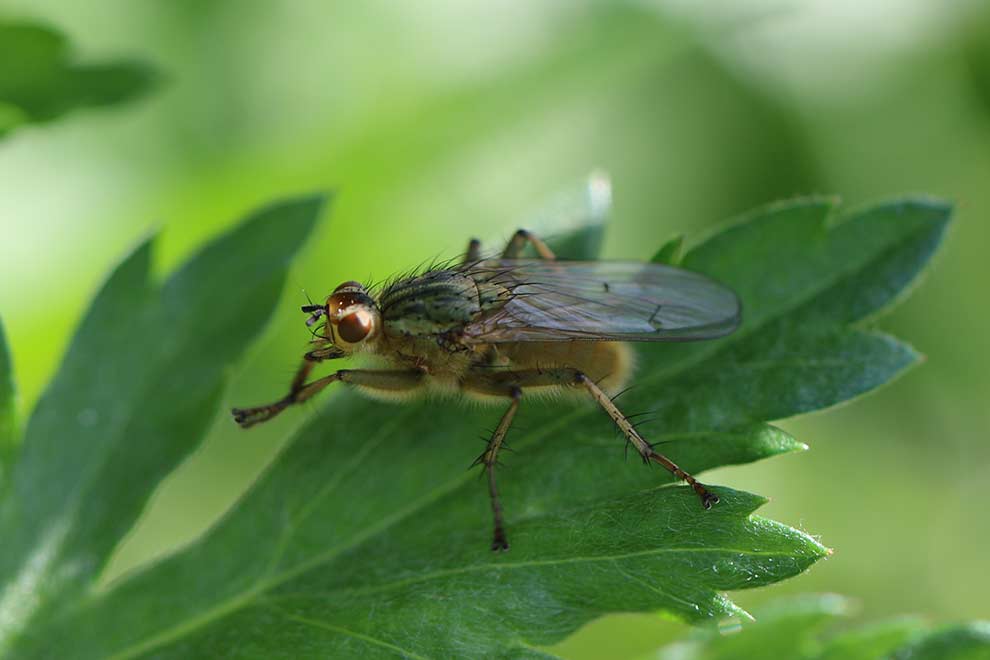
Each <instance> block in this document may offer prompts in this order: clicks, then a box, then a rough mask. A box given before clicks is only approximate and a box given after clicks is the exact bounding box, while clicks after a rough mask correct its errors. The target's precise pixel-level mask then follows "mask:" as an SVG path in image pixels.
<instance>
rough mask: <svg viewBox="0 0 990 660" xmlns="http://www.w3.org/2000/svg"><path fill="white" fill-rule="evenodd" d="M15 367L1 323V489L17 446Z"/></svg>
mask: <svg viewBox="0 0 990 660" xmlns="http://www.w3.org/2000/svg"><path fill="white" fill-rule="evenodd" d="M16 394H17V391H16V388H15V387H14V365H13V362H12V361H11V359H10V349H9V348H8V347H7V337H6V335H5V334H4V331H3V323H0V487H2V486H3V483H4V476H5V475H6V473H7V469H8V463H9V462H10V458H11V455H12V454H13V452H14V448H15V446H16V442H17V438H16V431H15V428H16V419H15V410H14V405H15V400H14V399H15V396H16Z"/></svg>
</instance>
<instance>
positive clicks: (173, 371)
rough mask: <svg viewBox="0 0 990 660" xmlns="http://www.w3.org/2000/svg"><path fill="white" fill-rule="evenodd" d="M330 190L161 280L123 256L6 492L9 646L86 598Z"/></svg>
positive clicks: (263, 317)
mask: <svg viewBox="0 0 990 660" xmlns="http://www.w3.org/2000/svg"><path fill="white" fill-rule="evenodd" d="M322 205H323V197H321V196H312V197H303V198H299V199H294V200H289V201H286V202H283V203H280V204H277V205H274V206H271V207H269V208H267V209H264V210H262V211H260V212H258V213H256V214H254V215H253V216H252V217H251V218H249V219H248V220H247V221H246V222H244V223H243V224H242V225H240V226H239V227H238V228H237V229H236V230H234V231H232V232H230V233H229V234H226V235H225V236H222V237H221V238H219V239H218V240H216V241H214V242H213V243H211V244H210V245H208V246H207V247H206V248H205V249H203V250H202V251H201V252H200V253H199V254H198V255H196V256H195V257H194V258H193V259H191V260H190V261H189V262H188V263H186V264H185V265H184V266H183V267H182V268H180V269H179V270H178V271H177V272H175V273H174V274H172V276H171V277H169V278H168V280H167V281H166V282H164V283H163V284H158V283H156V282H153V281H151V280H150V278H149V267H150V261H151V244H152V241H151V240H150V239H149V240H146V241H144V242H143V243H142V244H141V245H139V246H138V247H137V249H135V250H134V252H133V253H132V254H131V255H130V256H128V257H127V259H126V260H125V261H124V262H123V263H122V264H121V265H120V266H118V267H117V269H116V270H115V271H114V272H113V274H112V275H111V277H110V279H109V280H108V281H107V282H106V284H104V286H103V287H102V289H101V291H100V292H99V294H98V295H97V297H96V299H95V301H94V302H93V305H92V307H91V308H90V310H89V312H88V313H87V315H86V317H85V319H84V320H83V321H82V324H81V325H80V327H79V329H78V331H77V332H76V335H75V338H74V339H73V341H72V344H71V347H70V349H69V351H68V354H67V355H66V357H65V360H64V361H63V363H62V365H61V367H60V369H59V371H58V374H57V375H56V377H55V379H54V381H53V382H52V383H51V385H50V386H49V387H48V389H47V391H46V392H45V394H44V395H43V397H42V399H41V401H40V402H39V403H38V406H37V408H36V409H35V411H34V413H33V414H32V416H31V419H30V421H29V423H28V425H27V429H26V431H25V437H24V441H23V445H22V447H21V451H20V456H19V459H18V461H17V462H16V464H15V465H14V467H13V470H12V473H11V483H10V484H9V487H8V488H7V489H6V491H5V493H4V495H5V497H4V499H3V501H2V502H0V538H2V539H4V552H3V553H2V555H0V580H2V582H0V584H2V585H3V586H2V588H0V652H2V650H3V649H4V647H6V646H8V645H9V644H10V643H11V641H12V639H13V638H14V636H15V635H16V634H17V633H18V632H19V631H20V630H21V629H23V628H26V627H29V626H30V625H31V622H32V621H34V620H42V619H50V618H54V617H57V616H58V615H59V614H60V613H64V612H67V611H72V610H74V609H76V608H78V606H79V604H80V602H82V601H83V600H84V599H85V598H86V593H87V590H89V589H91V588H92V586H93V584H94V582H95V580H96V578H97V577H98V576H99V573H100V571H101V570H102V568H103V566H104V565H105V564H106V561H107V559H108V557H109V555H110V552H111V551H112V550H113V549H114V547H115V546H116V545H117V544H118V543H119V542H120V539H121V538H122V537H123V536H124V534H126V533H127V531H128V529H130V527H131V525H132V524H133V522H134V520H135V518H136V517H137V516H138V514H139V513H140V512H141V510H142V509H143V507H144V505H145V503H146V502H147V500H148V497H149V496H150V495H151V493H152V491H153V490H154V488H155V486H156V485H157V484H158V483H159V482H160V481H161V479H162V478H163V477H164V476H165V475H167V474H168V473H169V472H170V471H171V470H172V469H173V468H174V467H175V466H176V465H177V464H178V463H179V462H180V461H181V460H182V459H183V458H184V457H185V456H186V455H188V454H189V452H190V451H192V450H193V449H194V448H195V447H196V446H197V445H198V444H199V442H200V441H201V440H202V438H203V436H204V435H205V433H206V431H207V428H208V426H209V425H210V423H211V422H212V421H213V419H214V417H215V415H216V412H217V408H218V405H219V402H220V396H221V394H222V391H223V387H224V384H225V382H226V378H227V372H228V370H229V368H230V365H231V364H232V363H233V362H234V361H235V360H237V359H238V358H239V357H240V356H241V355H242V354H243V352H244V350H245V349H246V348H247V346H248V345H249V344H250V343H251V341H252V340H253V339H254V338H255V337H257V335H258V334H259V332H260V331H261V330H262V328H263V327H264V325H265V323H266V322H267V320H268V317H269V315H270V313H271V309H272V307H273V306H274V304H275V302H276V301H277V299H278V296H279V294H280V293H281V290H282V285H283V283H284V281H285V277H286V271H287V269H288V267H289V264H290V262H291V261H292V258H293V256H294V255H295V254H296V252H297V251H298V250H299V248H300V247H301V246H302V245H303V243H304V241H305V239H306V237H307V236H308V235H309V233H310V231H311V230H312V228H313V225H314V223H315V221H316V219H317V217H318V215H319V213H320V209H321V207H322Z"/></svg>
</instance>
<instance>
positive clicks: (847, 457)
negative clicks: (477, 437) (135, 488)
mask: <svg viewBox="0 0 990 660" xmlns="http://www.w3.org/2000/svg"><path fill="white" fill-rule="evenodd" d="M701 5H705V6H707V3H692V2H687V1H686V0H678V1H670V2H660V1H657V2H649V1H644V2H578V1H563V0H561V1H558V2H546V3H532V2H524V1H521V0H515V1H502V2H496V3H489V2H478V1H474V0H472V1H462V2H456V3H455V2H445V1H442V0H431V1H421V2H415V3H392V2H384V1H381V0H376V1H371V2H363V3H328V2H322V1H316V0H298V1H294V2H284V3H265V2H258V1H255V0H238V1H237V2H234V1H233V0H214V1H206V2H192V1H191V0H173V1H171V2H141V3H135V2H127V1H124V0H104V1H103V2H97V3H79V2H70V1H69V0H4V2H3V4H2V5H0V18H8V19H9V18H26V19H34V20H38V21H41V22H42V23H45V24H48V25H50V26H52V27H55V28H57V29H59V30H61V31H63V32H65V33H66V35H67V36H68V37H69V39H70V40H71V42H72V43H73V46H74V50H73V53H74V56H75V57H76V58H77V59H78V60H79V61H89V60H94V61H98V60H107V59H114V58H118V57H126V58H132V59H139V60H143V61H145V62H147V63H149V64H151V65H152V66H154V67H156V68H157V69H158V70H159V71H160V72H161V73H162V74H163V76H164V80H163V82H161V83H160V84H159V86H158V88H157V89H156V90H155V91H153V92H152V93H151V94H149V95H148V96H146V97H144V98H143V99H141V100H139V101H136V102H133V103H130V104H128V105H123V106H117V107H115V108H112V109H109V110H81V111H78V112H74V113H72V114H70V115H69V116H67V117H65V118H62V119H60V120H59V121H57V122H55V123H51V124H46V125H41V126H31V127H23V128H20V129H18V130H16V131H14V132H13V133H12V134H11V135H10V136H8V137H7V138H6V139H5V140H3V141H0V230H2V234H0V235H2V236H3V241H2V242H0V281H2V283H3V285H2V287H0V312H2V315H3V319H4V322H5V324H6V326H7V330H8V333H9V336H10V341H11V344H12V349H13V352H14V358H15V368H16V375H17V378H18V381H19V384H20V388H21V396H20V411H21V415H22V416H26V415H27V414H28V413H29V411H30V410H31V408H32V406H33V404H34V402H35V401H36V399H37V397H38V395H39V393H40V391H41V390H42V388H43V387H44V384H45V383H46V381H47V380H48V379H49V378H50V376H51V374H52V373H53V370H54V369H55V368H56V367H57V364H58V362H59V359H60V356H61V354H62V353H63V351H64V349H65V346H66V344H67V342H68V340H69V338H70V336H71V333H72V330H73V327H74V325H75V323H76V322H77V320H78V318H79V316H80V314H81V313H82V312H83V310H84V309H85V307H86V305H87V302H88V299H89V297H90V296H91V295H92V293H93V292H94V290H95V288H96V287H97V286H98V284H99V282H100V281H101V279H102V277H103V276H104V274H105V273H106V272H107V271H108V269H109V268H110V266H111V265H112V264H113V263H114V262H115V261H116V260H117V259H119V258H120V257H121V255H123V254H124V253H125V252H126V251H127V249H128V247H129V246H130V245H132V244H133V243H135V241H137V240H138V238H139V237H141V236H143V235H146V234H147V233H148V232H149V231H153V230H155V229H160V230H161V231H162V235H161V239H160V241H159V244H158V254H157V264H158V268H159V270H160V271H161V272H165V271H167V270H168V269H169V268H171V267H173V266H174V265H175V264H176V263H177V262H178V261H179V260H180V259H182V258H183V257H184V255H186V254H188V253H189V252H190V251H191V250H194V249H195V248H196V247H197V246H198V245H200V244H201V243H202V242H203V241H204V240H205V239H206V238H208V237H210V236H212V235H214V234H216V233H217V232H219V231H221V230H222V229H223V228H224V227H225V226H229V225H230V224H231V223H232V222H234V221H235V220H236V219H237V217H238V216H239V215H241V214H242V213H244V212H245V211H247V210H249V209H251V208H252V207H254V206H256V205H258V204H260V203H264V202H266V201H268V200H271V199H273V198H275V197H278V196H282V195H286V194H290V193H295V192H300V191H309V190H313V189H327V188H332V189H334V190H336V191H337V193H338V195H337V197H336V199H335V201H334V204H333V208H332V211H331V213H330V215H329V216H328V221H326V222H324V223H323V225H322V229H321V231H320V233H319V235H318V237H317V238H316V239H315V240H314V241H313V242H312V244H311V245H310V246H309V248H308V249H307V251H306V253H305V255H304V258H303V259H301V260H300V261H299V263H298V265H297V267H296V268H295V269H294V273H293V275H292V278H291V284H290V287H289V289H288V291H287V293H286V296H285V299H284V300H283V303H282V305H281V306H280V309H279V310H278V311H277V313H276V317H275V318H276V320H275V322H274V323H273V325H272V326H271V327H270V329H269V331H268V332H267V334H266V336H265V338H264V339H263V340H262V341H261V342H260V343H259V345H258V346H257V347H256V349H255V350H254V351H253V352H252V353H251V355H250V357H249V358H248V359H247V360H246V361H245V363H244V364H243V365H242V366H241V368H240V369H239V370H238V371H237V373H235V374H233V375H232V376H233V380H232V387H231V388H230V392H229V395H228V401H229V402H237V403H244V402H253V401H260V400H264V399H266V398H269V397H270V395H271V393H272V391H273V388H274V389H275V390H277V389H278V387H280V386H281V385H280V384H281V383H282V382H283V381H285V380H287V379H288V378H289V377H290V375H291V373H292V372H293V370H294V369H295V366H296V363H297V359H298V355H299V354H300V352H301V349H302V347H303V346H304V345H305V342H306V339H307V335H306V333H305V332H304V329H303V328H302V326H301V324H300V317H299V314H298V310H297V309H296V308H297V306H298V305H299V303H300V301H301V300H303V294H302V293H301V291H300V290H301V289H303V288H305V289H307V290H308V291H309V292H310V294H311V295H313V296H314V297H316V296H318V295H322V294H324V293H325V292H326V291H327V290H329V289H330V288H332V287H333V286H335V285H336V284H337V283H339V282H340V281H342V280H345V279H352V278H357V279H361V278H364V277H366V276H369V275H376V276H379V277H380V276H383V275H387V274H389V273H391V272H393V271H395V270H398V269H400V268H404V267H408V266H410V265H414V264H416V263H419V262H420V261H422V260H424V259H428V258H430V257H434V256H438V255H448V256H449V255H454V254H457V253H458V252H460V251H461V250H462V249H463V247H464V244H465V241H466V239H467V238H468V237H469V236H471V235H478V236H481V237H483V238H486V239H488V241H489V242H490V243H491V242H492V241H501V240H502V239H504V238H505V237H506V236H508V235H509V233H510V232H511V231H512V230H513V229H515V228H516V226H517V225H518V224H519V223H520V219H521V218H524V217H525V213H526V211H527V210H528V209H531V208H533V207H534V205H539V204H540V203H541V202H542V200H544V199H546V198H547V196H548V195H552V194H553V193H554V192H555V191H557V190H560V189H561V188H562V187H565V186H567V185H570V184H572V183H573V182H574V181H576V180H579V179H580V178H581V177H583V176H584V175H585V174H587V172H589V171H590V170H592V169H594V168H603V169H605V170H607V171H608V172H610V174H611V176H612V180H613V186H614V200H615V211H614V215H613V220H612V226H611V229H610V233H609V236H608V240H607V243H606V254H607V256H611V257H625V258H645V257H648V256H650V255H651V254H652V253H653V252H654V251H655V249H656V248H657V247H659V245H660V244H661V242H662V241H664V240H665V239H667V238H669V237H670V236H671V235H673V234H675V233H680V232H686V233H688V235H689V238H690V236H697V235H698V233H699V232H701V231H703V230H705V228H707V227H710V226H712V225H713V224H715V223H717V222H719V221H722V220H724V219H725V218H727V217H730V216H733V215H735V214H738V213H740V212H743V211H745V210H748V209H749V208H751V207H753V206H756V205H759V204H762V203H764V202H768V201H772V200H776V199H779V198H786V197H791V196H794V195H799V194H806V193H829V194H833V193H834V194H837V195H839V196H841V197H842V199H843V200H844V201H845V202H846V203H847V204H852V205H856V204H861V203H865V202H869V201H875V200H878V199H882V198H885V197H891V196H895V195H899V194H903V193H930V194H933V195H937V196H940V197H945V198H948V199H950V200H953V201H954V202H956V203H957V216H956V223H955V227H954V229H953V231H952V232H951V234H950V237H949V240H948V243H947V245H946V247H945V249H944V250H943V252H942V253H941V254H940V256H939V258H937V260H936V263H935V265H934V268H933V269H932V271H931V272H930V274H929V276H928V277H927V278H926V281H925V282H924V284H923V286H922V287H921V288H920V289H919V290H918V291H917V292H916V293H915V295H914V296H913V298H912V299H911V300H910V301H909V302H908V303H907V304H905V305H904V306H903V307H902V308H899V309H898V310H897V311H896V312H894V313H893V314H891V315H890V316H888V317H885V318H884V319H883V321H882V322H881V327H883V328H884V329H887V330H890V331H893V332H895V333H897V334H899V335H901V336H902V337H905V338H907V339H908V340H909V341H911V342H912V343H914V344H915V345H916V346H917V347H918V348H919V349H920V350H921V351H922V352H924V353H926V354H927V355H928V358H929V359H928V362H927V363H926V364H925V365H923V366H922V367H921V368H920V369H917V370H915V371H913V372H911V373H909V374H908V375H907V376H905V377H904V378H902V379H900V380H899V381H897V382H896V383H895V384H893V385H891V386H889V387H886V388H885V389H883V390H882V391H881V392H879V393H877V394H875V395H872V396H870V397H869V398H868V399H867V400H865V401H860V402H856V403H855V404H853V405H851V406H847V407H844V408H842V409H840V410H835V411H830V412H828V413H826V414H822V415H816V416H810V417H807V418H802V419H799V420H792V421H789V422H787V423H785V424H784V426H785V427H786V428H787V429H789V430H790V431H791V432H792V433H794V434H795V435H796V436H797V437H798V438H799V439H800V440H802V441H804V442H806V443H808V444H809V445H811V451H810V452H808V453H805V454H800V455H790V456H785V457H780V458H776V459H774V460H771V461H766V462H763V463H760V464H757V465H749V466H743V467H734V468H726V469H722V470H719V471H718V472H717V473H715V474H711V475H709V476H708V477H707V480H708V481H710V482H713V483H722V484H726V485H730V486H732V487H735V488H743V489H747V490H751V491H753V492H757V493H761V494H764V495H767V496H769V497H771V498H772V502H771V503H770V504H768V505H767V506H766V507H764V509H763V510H762V512H761V513H763V514H764V515H767V516H770V517H773V518H776V519H778V520H781V521H783V522H786V523H789V524H791V525H794V526H797V527H799V528H802V529H805V530H806V531H808V532H810V533H813V534H816V535H820V537H821V539H822V541H823V542H824V543H825V544H827V545H829V546H831V547H833V548H834V549H835V554H834V556H833V557H831V558H830V559H829V560H827V561H825V562H822V563H820V564H819V565H817V566H815V567H814V568H813V569H812V570H811V571H810V572H809V573H808V574H806V575H804V576H801V577H799V578H797V579H794V580H791V581H788V582H785V583H783V584H781V585H779V586H776V587H773V588H770V589H765V590H762V591H758V592H753V593H745V592H743V593H739V594H737V599H738V601H739V602H740V604H741V605H743V606H744V607H746V606H753V605H756V604H758V603H760V602H762V601H764V600H766V599H768V598H772V597H776V596H780V595H782V594H786V593H796V592H807V591H825V590H827V591H835V592H839V593H842V594H845V595H849V596H852V597H854V598H855V599H857V600H858V602H859V603H860V607H861V610H862V615H863V617H864V618H868V619H872V618H877V617H880V616H882V615H887V614H895V613H903V612H913V613H920V614H923V615H925V616H928V617H930V618H931V619H933V620H935V621H950V620H959V619H970V618H979V617H987V616H988V615H990V608H988V606H987V605H986V600H985V596H984V591H985V589H986V587H987V586H990V580H988V578H987V577H986V575H987V569H988V568H990V567H988V563H987V560H986V555H987V551H986V548H987V547H988V545H990V517H988V516H987V515H986V513H985V512H986V504H985V502H986V501H987V500H988V498H990V485H988V480H987V476H986V473H987V470H988V468H990V445H988V443H987V442H986V440H987V431H988V429H990V407H988V405H987V401H988V400H990V364H988V357H990V350H988V349H990V347H988V345H987V344H988V341H990V339H988V338H990V332H988V331H990V327H988V323H990V306H988V304H987V303H988V296H987V293H986V291H987V281H988V278H990V262H988V261H987V257H986V251H987V247H990V240H988V239H990V228H988V222H990V4H988V3H986V2H976V1H974V2H971V3H967V2H962V1H959V2H935V1H932V0H928V1H924V0H900V1H898V2H892V1H888V2H875V3H862V2H855V1H853V0H841V1H837V0H833V1H828V0H816V1H813V2H812V1H804V2H800V1H788V0H749V1H747V2H737V3H732V4H731V6H727V5H725V4H722V3H718V4H717V5H712V6H711V7H709V8H708V9H705V8H704V7H702V6H701ZM208 285H209V283H206V282H204V286H208ZM303 416H304V415H302V414H301V415H297V416H290V415H286V416H284V417H283V418H280V419H279V420H278V421H277V422H276V423H273V424H272V425H271V426H270V427H269V428H262V429H259V430H258V431H257V432H253V433H251V434H242V433H240V432H238V430H237V429H236V428H234V425H233V424H231V423H229V420H228V419H227V418H226V416H224V415H221V416H219V417H218V419H217V421H216V424H215V427H214V429H213V432H212V434H211V436H210V438H209V440H208V441H207V442H206V443H205V445H204V446H203V447H202V449H201V450H200V451H199V452H198V453H196V454H195V455H194V456H192V457H191V458H190V459H189V460H188V461H187V463H186V464H185V465H184V466H183V467H182V469H181V470H179V472H178V473H176V474H174V475H173V476H172V477H170V478H169V480H168V481H167V482H166V484H165V485H164V487H163V488H162V489H161V490H160V491H159V493H158V494H157V496H156V497H155V498H154V500H153V502H152V505H151V507H150V508H149V510H148V511H147V512H146V515H145V516H144V518H143V519H142V520H141V522H140V523H139V525H138V527H137V529H136V530H135V532H134V533H133V534H132V535H131V537H129V538H128V540H127V541H126V543H125V544H124V546H123V547H122V548H121V549H120V551H119V553H118V556H117V558H116V559H115V561H114V562H113V565H112V566H111V568H110V571H109V574H108V575H107V578H108V579H109V578H112V577H113V576H115V575H119V574H120V573H121V572H122V571H125V570H127V569H129V568H133V567H134V566H136V565H138V564H139V563H141V562H143V561H147V560H148V559H149V558H151V557H154V556H156V555H160V554H161V553H164V552H167V551H168V550H169V549H171V548H174V547H175V546H176V545H177V544H181V543H184V542H187V541H189V540H190V539H191V538H193V537H195V536H196V535H197V534H198V533H200V532H201V531H202V530H203V529H204V528H205V527H206V526H207V525H209V524H210V523H211V522H212V521H213V520H215V519H216V517H217V516H218V515H220V514H221V513H222V512H223V511H224V510H225V509H226V508H227V507H228V506H229V505H230V504H231V502H232V501H233V500H234V499H235V498H236V497H237V495H238V494H239V493H240V492H242V491H243V489H244V488H245V487H246V485H247V484H248V483H250V481H251V480H252V479H253V477H254V476H255V475H256V474H257V473H258V472H259V471H260V470H262V469H263V468H264V466H265V465H266V463H267V462H268V461H269V460H270V459H271V457H272V456H273V454H274V452H275V451H277V449H278V447H277V440H276V438H279V437H284V433H285V430H286V428H287V427H288V426H294V425H297V424H298V423H299V422H300V418H301V417H303ZM479 424H482V422H481V421H479ZM134 442H141V438H134ZM466 451H467V450H466ZM470 451H473V449H471V450H470ZM470 458H471V456H470V455H469V454H466V459H465V466H466V465H467V463H468V462H470V461H469V459H470ZM512 460H521V458H520V457H515V458H513V459H512ZM510 466H511V463H510ZM670 630H671V629H670V624H664V623H662V622H661V621H660V620H659V619H658V618H657V617H654V616H647V615H625V616H614V617H608V618H607V619H604V620H601V621H598V622H595V623H592V624H590V625H589V626H588V627H586V628H585V629H583V630H582V631H579V632H578V633H577V634H576V635H575V636H574V637H572V638H571V639H570V640H568V641H566V642H564V643H563V644H562V645H561V646H560V647H559V648H558V649H557V651H558V652H560V653H563V654H564V655H566V656H568V657H572V658H587V657H599V656H601V655H603V654H605V653H607V654H608V655H609V657H613V658H620V657H632V656H634V655H636V654H638V653H641V652H643V651H645V650H648V649H650V648H653V647H656V646H657V645H658V643H659V642H660V641H662V638H664V637H665V636H666V635H668V634H672V633H670ZM675 632H680V630H679V629H677V630H676V631H675Z"/></svg>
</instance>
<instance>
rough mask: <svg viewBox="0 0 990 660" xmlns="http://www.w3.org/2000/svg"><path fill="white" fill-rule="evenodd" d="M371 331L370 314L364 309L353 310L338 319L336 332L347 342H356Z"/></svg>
mask: <svg viewBox="0 0 990 660" xmlns="http://www.w3.org/2000/svg"><path fill="white" fill-rule="evenodd" d="M369 332H371V314H369V313H367V312H365V311H363V310H362V311H359V312H354V313H352V314H348V315H347V316H345V317H344V318H342V319H340V322H339V323H338V324H337V334H338V335H340V338H341V339H343V340H344V341H346V342H347V343H348V344H356V343H358V342H360V341H361V340H363V339H364V338H365V337H367V336H368V333H369Z"/></svg>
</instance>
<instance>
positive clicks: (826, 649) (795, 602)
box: [651, 594, 990, 660]
mask: <svg viewBox="0 0 990 660" xmlns="http://www.w3.org/2000/svg"><path fill="white" fill-rule="evenodd" d="M848 610H849V604H848V602H847V601H846V600H845V599H843V598H841V597H839V596H835V595H831V594H826V595H820V596H799V597H795V598H784V599H780V600H778V601H774V602H771V603H770V604H769V605H768V606H766V607H764V608H762V609H761V610H760V611H758V612H757V613H756V621H755V622H754V623H749V624H747V625H744V626H742V629H741V630H737V631H733V632H730V633H728V634H719V633H718V632H715V631H704V632H702V633H700V634H695V635H694V636H693V638H689V639H686V640H684V641H681V642H675V643H673V644H670V645H668V646H665V647H663V648H661V649H659V650H658V651H657V652H656V653H655V654H653V655H652V656H651V657H653V658H655V659H656V660H675V659H676V660H751V659H752V658H790V659H793V660H881V659H883V658H895V659H896V660H908V659H910V660H922V659H923V660H929V659H931V660H936V659H938V660H985V659H986V658H990V624H987V623H983V622H975V623H969V624H965V625H960V626H952V627H948V628H944V629H941V630H935V631H931V629H930V626H929V625H928V624H927V623H925V622H923V621H922V620H920V619H917V618H912V617H901V618H896V619H889V620H886V621H880V622H877V623H871V624H868V625H861V626H858V627H855V628H852V629H851V630H847V631H845V632H842V633H840V634H838V635H831V636H830V635H829V634H828V632H827V631H826V629H827V628H828V627H830V626H831V624H833V623H834V622H835V620H836V619H837V618H838V617H841V616H845V615H846V614H847V613H848Z"/></svg>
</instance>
